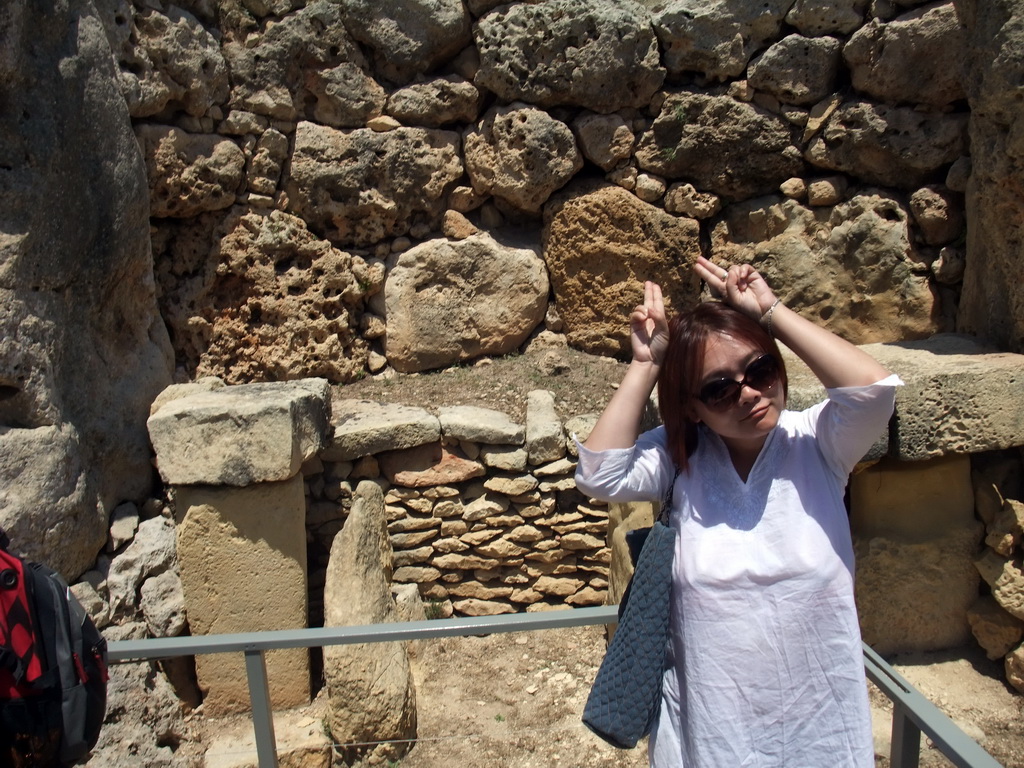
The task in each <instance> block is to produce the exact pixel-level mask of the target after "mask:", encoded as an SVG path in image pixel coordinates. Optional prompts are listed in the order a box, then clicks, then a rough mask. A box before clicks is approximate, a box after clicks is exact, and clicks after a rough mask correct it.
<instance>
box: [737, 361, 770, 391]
mask: <svg viewBox="0 0 1024 768" xmlns="http://www.w3.org/2000/svg"><path fill="white" fill-rule="evenodd" d="M778 378H779V364H778V363H776V362H775V358H774V357H772V356H771V355H761V357H759V358H757V360H755V361H754V362H752V363H751V364H750V365H749V366H747V370H746V371H745V372H744V378H743V380H744V382H745V383H746V384H748V385H749V386H751V387H753V388H754V389H768V387H770V386H771V385H772V384H774V383H775V382H776V380H778Z"/></svg>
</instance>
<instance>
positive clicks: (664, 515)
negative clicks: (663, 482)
mask: <svg viewBox="0 0 1024 768" xmlns="http://www.w3.org/2000/svg"><path fill="white" fill-rule="evenodd" d="M673 467H675V470H676V471H675V472H674V473H673V474H672V482H670V483H669V484H668V490H667V491H665V498H663V499H662V500H661V509H660V510H659V511H658V522H659V523H661V524H662V525H668V520H669V515H671V513H672V496H673V495H674V493H675V489H676V480H678V479H679V467H676V466H675V464H673Z"/></svg>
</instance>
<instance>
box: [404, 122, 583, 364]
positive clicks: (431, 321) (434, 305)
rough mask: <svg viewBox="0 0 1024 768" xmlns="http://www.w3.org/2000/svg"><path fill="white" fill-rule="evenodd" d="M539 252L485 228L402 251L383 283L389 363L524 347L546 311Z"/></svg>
mask: <svg viewBox="0 0 1024 768" xmlns="http://www.w3.org/2000/svg"><path fill="white" fill-rule="evenodd" d="M566 130H568V128H567V129H566ZM537 251H538V249H537V248H536V247H535V246H529V245H520V246H516V245H512V244H506V243H502V242H499V241H498V240H496V239H494V238H493V237H491V236H490V235H487V234H478V235H472V236H470V237H467V238H466V239H464V240H459V241H449V240H444V239H438V240H430V241H427V242H425V243H421V244H420V245H418V246H416V247H414V248H410V249H409V250H408V251H405V252H404V253H402V254H401V255H400V256H399V257H398V263H397V264H395V266H394V267H393V268H392V270H391V272H390V273H389V274H388V277H387V280H386V282H385V283H384V299H385V303H386V306H387V341H386V344H385V349H386V353H387V358H388V362H390V363H391V365H392V366H394V368H395V369H396V370H398V371H401V372H403V373H411V372H414V371H424V370H429V369H432V368H443V367H444V366H447V365H452V364H454V363H459V362H463V361H466V360H471V359H472V358H474V357H479V356H480V355H502V354H506V353H508V352H512V351H514V350H516V349H518V348H519V346H520V345H521V344H522V343H523V342H524V341H526V339H527V337H528V336H529V335H530V333H531V332H532V331H533V330H534V329H535V328H536V327H537V326H538V325H539V324H540V323H541V321H542V320H543V319H544V314H545V312H546V311H547V304H548V275H547V271H546V270H545V269H544V261H543V260H542V259H541V257H540V255H539V254H538V252H537Z"/></svg>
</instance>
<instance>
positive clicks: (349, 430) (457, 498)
mask: <svg viewBox="0 0 1024 768" xmlns="http://www.w3.org/2000/svg"><path fill="white" fill-rule="evenodd" d="M595 418H596V417H594V416H584V417H576V418H572V419H569V420H568V421H566V422H565V423H563V421H562V419H561V418H560V417H559V416H558V414H557V413H555V408H554V398H553V396H552V395H551V393H550V392H547V391H545V390H536V391H534V392H531V393H530V395H529V399H528V404H527V413H526V423H525V424H517V423H515V422H513V421H512V420H511V419H510V418H509V417H508V416H507V415H506V414H504V413H501V412H500V411H496V410H490V409H486V408H477V407H472V406H453V407H441V408H439V409H438V411H437V413H436V415H435V414H434V413H431V412H429V411H426V410H424V409H421V408H413V407H409V406H401V405H394V404H386V405H385V404H380V403H371V402H367V401H359V400H341V401H335V403H334V409H333V415H332V422H333V424H334V436H333V442H332V444H331V445H330V446H329V447H328V448H326V449H325V450H324V451H323V452H322V453H321V454H320V455H319V457H318V459H317V461H315V462H313V463H311V464H308V465H307V466H306V467H305V471H306V472H308V473H309V476H307V487H308V490H309V498H308V514H307V520H306V525H307V528H308V529H309V531H310V535H311V539H312V540H313V541H314V542H315V548H314V551H316V552H319V553H320V554H321V556H322V557H324V558H326V554H327V553H328V552H329V551H330V542H331V540H332V538H333V537H334V536H335V535H336V533H337V532H338V531H339V530H340V529H341V527H342V525H343V524H344V521H345V519H346V516H347V509H348V505H349V497H350V496H351V493H352V490H353V485H354V484H355V483H357V482H359V481H360V480H373V481H374V482H377V483H380V484H381V485H382V487H383V488H384V500H385V503H386V512H387V517H388V531H389V533H390V537H391V545H392V548H393V550H394V558H393V563H394V574H393V579H394V581H395V582H397V583H400V584H401V583H408V584H415V585H417V587H418V590H419V593H420V595H421V597H422V598H423V599H424V600H425V601H427V603H428V605H429V604H431V603H432V604H433V606H432V607H431V609H430V610H431V612H432V613H433V614H434V615H449V616H450V615H452V614H453V613H457V614H459V615H463V616H480V615H490V614H500V613H512V612H516V611H536V610H546V609H551V608H555V607H566V606H585V605H601V604H604V602H605V598H606V591H607V587H608V581H607V575H608V564H609V560H610V551H609V549H608V547H607V545H606V542H605V532H606V529H607V527H608V510H607V507H606V506H605V505H604V504H599V503H595V502H593V501H591V500H588V499H587V498H585V497H583V496H582V495H581V494H580V493H579V492H578V491H577V490H576V483H575V480H574V478H573V475H574V473H575V470H576V462H575V453H576V447H575V444H574V443H573V441H572V438H571V435H572V434H573V433H574V432H580V433H582V434H584V435H585V434H588V433H589V429H590V426H591V425H592V424H593V421H594V420H595ZM312 560H313V562H311V563H310V570H311V574H312V575H311V593H310V594H311V600H313V601H314V602H315V601H316V595H317V591H318V590H317V587H318V584H317V575H316V572H317V570H318V567H319V568H320V569H323V568H325V567H326V565H327V562H326V559H324V560H321V561H320V562H319V563H317V562H316V560H317V557H316V556H314V557H313V558H312ZM322 573H323V571H321V574H322ZM316 614H317V610H316V608H311V615H313V616H315V615H316Z"/></svg>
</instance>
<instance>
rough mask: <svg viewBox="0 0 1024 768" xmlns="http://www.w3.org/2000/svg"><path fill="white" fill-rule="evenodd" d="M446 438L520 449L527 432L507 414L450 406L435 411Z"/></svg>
mask: <svg viewBox="0 0 1024 768" xmlns="http://www.w3.org/2000/svg"><path fill="white" fill-rule="evenodd" d="M438 420H439V421H440V422H441V430H442V431H443V433H444V435H445V437H450V438H454V439H456V440H468V441H470V442H473V443H486V444H487V445H522V444H523V440H524V439H525V437H526V430H525V428H524V427H523V425H522V424H516V423H515V422H514V421H512V419H510V418H509V416H508V414H506V413H504V412H502V411H496V410H494V409H493V408H481V407H479V406H475V405H450V406H445V407H442V408H440V409H438Z"/></svg>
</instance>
